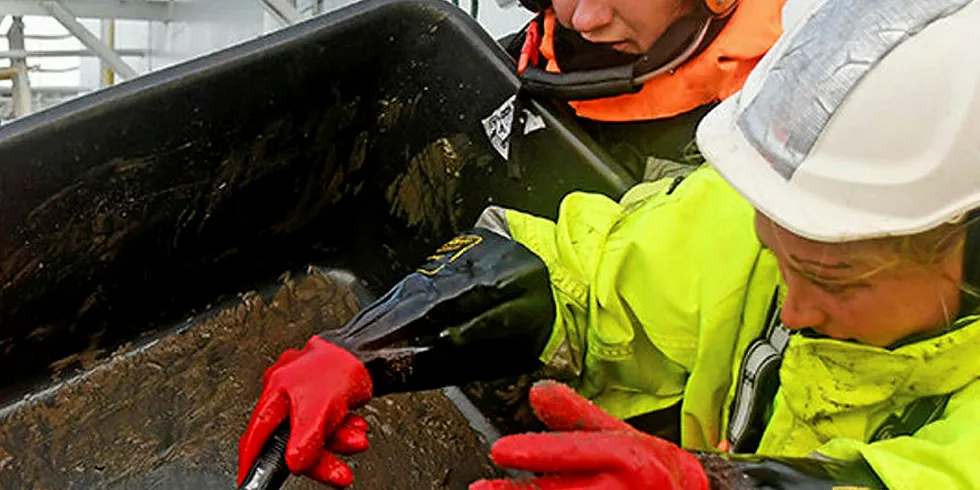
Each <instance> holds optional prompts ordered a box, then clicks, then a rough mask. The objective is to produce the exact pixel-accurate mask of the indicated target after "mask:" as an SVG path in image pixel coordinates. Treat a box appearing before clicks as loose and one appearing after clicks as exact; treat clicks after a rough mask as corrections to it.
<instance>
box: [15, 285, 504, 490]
mask: <svg viewBox="0 0 980 490" xmlns="http://www.w3.org/2000/svg"><path fill="white" fill-rule="evenodd" d="M357 307H358V301H357V299H356V298H355V295H354V294H353V292H352V290H351V289H350V288H349V287H348V286H346V285H344V284H343V281H339V280H337V279H336V278H335V276H333V275H330V274H327V273H325V272H323V271H319V270H315V269H314V270H311V273H310V274H309V275H306V276H304V277H302V278H296V279H290V278H286V279H285V280H284V281H283V282H282V284H281V286H279V287H278V290H275V291H274V292H273V293H272V294H269V295H265V296H263V295H260V294H258V293H256V292H250V293H247V294H244V295H241V297H240V298H239V299H238V300H236V301H234V302H231V303H230V304H227V305H224V306H222V307H219V308H216V309H214V310H212V311H211V312H209V313H206V314H202V315H199V316H197V317H195V318H192V319H189V320H188V321H187V322H185V323H184V324H183V325H181V326H180V327H178V328H176V329H175V330H174V331H172V332H170V333H169V334H168V335H164V336H161V337H159V338H158V339H156V340H153V341H149V342H147V343H145V344H143V345H139V346H136V345H127V346H123V347H122V348H120V349H117V351H116V352H115V353H113V354H112V355H111V356H109V357H108V358H107V359H105V360H103V361H100V362H98V363H97V364H96V365H95V366H94V367H92V368H91V369H88V370H87V371H85V372H83V373H81V374H79V375H77V376H75V377H73V378H71V379H68V380H64V381H61V382H59V383H57V384H55V385H52V386H50V387H48V388H47V389H45V390H44V391H39V392H35V393H33V394H32V395H30V396H29V397H26V398H24V399H22V400H18V401H16V402H15V403H12V404H8V405H7V406H6V407H4V408H0V488H4V489H6V488H17V489H82V488H86V489H87V488H110V489H123V488H127V489H129V488H149V489H164V488H166V489H179V488H188V489H191V488H193V489H211V488H215V489H217V488H221V489H227V488H233V487H234V483H235V473H236V463H237V443H238V438H239V437H240V435H241V432H242V431H243V429H244V427H245V424H246V423H247V421H248V417H249V414H250V413H251V410H252V408H253V406H254V403H255V401H256V400H257V398H258V396H259V393H260V391H261V379H262V373H263V371H264V370H265V369H266V368H267V367H268V366H269V365H271V364H272V363H273V362H275V359H276V358H277V357H278V355H279V354H280V353H281V352H282V351H283V350H285V349H288V348H299V347H301V346H302V345H303V344H304V343H305V341H306V340H307V339H308V338H309V337H310V336H311V335H313V334H315V333H317V332H319V331H322V330H326V329H330V328H337V327H339V326H341V325H343V323H344V322H346V321H347V320H348V319H349V318H350V317H351V316H353V314H354V313H355V312H356V310H357ZM358 413H360V414H361V415H363V416H364V417H365V418H366V419H367V420H368V422H369V423H370V425H371V432H370V434H369V437H370V442H371V449H370V450H369V451H368V452H366V453H364V454H360V455H356V456H351V457H345V458H344V459H345V460H346V461H348V462H349V463H350V464H351V466H352V468H353V469H354V472H355V475H356V478H357V481H356V483H355V485H354V487H353V488H355V489H356V488H363V489H375V488H377V489H382V488H383V489H420V488H433V489H441V488H445V489H465V488H466V487H467V485H468V484H469V483H470V482H472V481H473V480H475V479H477V478H480V477H484V476H494V475H499V472H498V470H497V469H495V468H494V466H493V465H492V463H490V461H489V458H488V456H487V452H488V448H487V445H486V441H484V440H483V439H482V438H481V437H480V436H479V435H478V434H477V433H475V432H474V431H473V430H472V429H471V428H470V426H469V424H468V422H467V420H466V419H465V418H464V417H463V416H462V415H461V414H460V413H459V411H458V410H456V408H455V406H454V405H453V404H452V402H451V401H450V400H449V399H447V398H446V397H445V396H444V395H443V394H442V393H441V392H439V391H431V392H423V393H414V394H405V395H392V396H388V397H384V398H381V399H377V400H374V401H373V402H372V403H370V404H369V405H368V406H367V407H365V408H363V409H361V410H359V411H358ZM284 488H288V489H313V488H324V487H322V486H319V485H316V484H315V483H313V482H312V481H310V480H307V479H304V478H295V477H294V478H290V479H289V480H288V481H287V483H286V485H285V487H284Z"/></svg>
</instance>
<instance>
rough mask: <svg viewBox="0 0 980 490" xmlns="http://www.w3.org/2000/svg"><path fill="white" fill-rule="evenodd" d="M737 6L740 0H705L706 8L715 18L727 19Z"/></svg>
mask: <svg viewBox="0 0 980 490" xmlns="http://www.w3.org/2000/svg"><path fill="white" fill-rule="evenodd" d="M737 5H738V0H704V8H706V9H708V12H710V13H711V15H712V16H714V17H727V16H728V15H729V14H731V13H732V11H733V10H735V7H736V6H737Z"/></svg>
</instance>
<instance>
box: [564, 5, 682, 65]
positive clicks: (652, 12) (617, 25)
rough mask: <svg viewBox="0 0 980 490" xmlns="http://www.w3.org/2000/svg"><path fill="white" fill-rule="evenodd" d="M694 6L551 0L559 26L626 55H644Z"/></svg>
mask: <svg viewBox="0 0 980 490" xmlns="http://www.w3.org/2000/svg"><path fill="white" fill-rule="evenodd" d="M694 5H695V4H694V3H693V2H692V1H691V0H552V6H553V7H554V9H555V14H556V15H557V17H558V22H559V23H561V25H562V26H564V27H566V28H568V29H572V30H574V31H578V32H579V33H580V34H581V35H582V37H583V38H585V40H586V41H590V42H593V43H600V44H609V45H610V46H611V47H612V48H613V49H615V50H617V51H620V52H623V53H630V54H642V53H646V52H647V51H648V50H649V49H650V47H652V46H653V43H654V42H655V41H656V40H657V39H658V38H660V36H661V35H662V34H663V33H664V31H666V30H667V27H669V26H670V25H671V24H673V23H674V21H676V20H677V19H679V18H681V17H682V16H684V15H685V14H687V13H689V12H691V11H693V10H694Z"/></svg>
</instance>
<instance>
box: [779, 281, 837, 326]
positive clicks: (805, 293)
mask: <svg viewBox="0 0 980 490" xmlns="http://www.w3.org/2000/svg"><path fill="white" fill-rule="evenodd" d="M787 282H788V284H787V287H788V290H787V291H786V301H785V302H784V303H783V311H782V313H780V319H782V321H783V325H784V326H786V328H788V329H790V330H800V329H803V328H809V327H820V326H821V325H823V324H824V323H825V322H826V321H827V315H826V313H824V311H823V309H821V308H820V303H819V301H818V300H817V298H816V294H817V293H816V291H813V290H812V289H813V288H814V287H815V286H812V285H810V284H805V281H802V280H797V281H792V283H789V281H787ZM801 283H803V284H801Z"/></svg>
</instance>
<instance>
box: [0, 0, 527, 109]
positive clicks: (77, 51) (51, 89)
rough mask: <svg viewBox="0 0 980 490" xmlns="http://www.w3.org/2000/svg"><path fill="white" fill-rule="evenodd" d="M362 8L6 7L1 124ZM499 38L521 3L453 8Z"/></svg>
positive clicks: (224, 3)
mask: <svg viewBox="0 0 980 490" xmlns="http://www.w3.org/2000/svg"><path fill="white" fill-rule="evenodd" d="M356 1H359V0H0V125H2V124H3V123H5V122H8V121H10V120H12V119H15V118H17V117H21V116H24V115H26V114H29V113H31V112H35V111H38V110H41V109H44V108H46V107H50V106H52V105H55V104H59V103H61V102H64V101H65V100H69V99H71V98H74V97H77V96H79V95H81V94H85V93H87V92H91V91H94V90H99V89H100V88H103V87H108V86H111V85H113V84H115V83H118V82H120V81H123V80H126V79H129V78H133V77H136V76H139V75H142V74H146V73H149V72H151V71H154V70H159V69H161V68H164V67H166V66H169V65H172V64H174V63H179V62H182V61H185V60H189V59H192V58H195V57H198V56H201V55H203V54H206V53H210V52H213V51H215V50H219V49H222V48H225V47H228V46H231V45H233V44H237V43H240V42H243V41H246V40H249V39H252V38H254V37H256V36H261V35H263V34H267V33H269V32H272V31H274V30H277V29H281V28H283V27H285V26H288V25H290V24H293V23H296V22H299V21H302V20H303V19H307V18H310V17H313V16H317V15H322V14H324V13H326V12H330V11H332V10H334V9H337V8H341V7H344V6H346V5H349V4H352V3H355V2H356ZM446 1H448V2H451V3H453V4H455V5H456V6H457V7H459V8H460V9H463V10H464V11H466V12H468V13H470V15H472V16H474V17H475V18H476V19H477V21H478V22H479V23H480V24H481V25H482V26H483V27H484V28H485V29H486V30H487V31H488V32H489V33H490V34H491V35H492V36H493V37H495V38H499V37H501V36H503V35H505V34H508V33H511V32H513V31H516V30H517V29H519V28H521V27H522V26H523V25H524V24H525V23H526V22H527V21H528V20H529V19H530V18H531V14H530V13H529V12H527V11H525V10H524V9H522V8H521V7H520V5H519V4H518V3H517V1H516V0H446Z"/></svg>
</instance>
